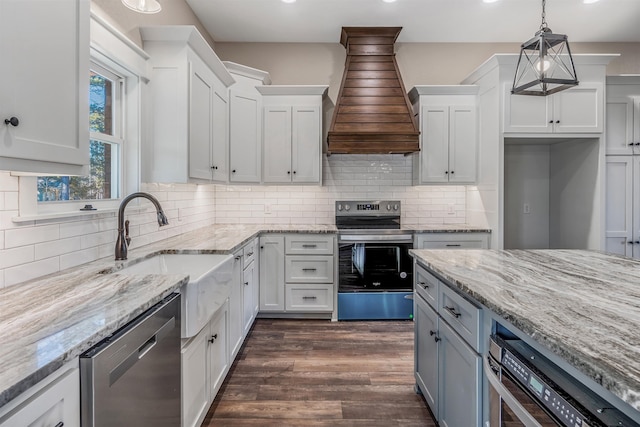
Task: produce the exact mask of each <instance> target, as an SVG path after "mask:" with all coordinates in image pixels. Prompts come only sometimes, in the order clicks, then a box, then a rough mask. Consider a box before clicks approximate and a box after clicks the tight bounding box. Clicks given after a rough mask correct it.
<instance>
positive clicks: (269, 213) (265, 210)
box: [264, 203, 271, 215]
mask: <svg viewBox="0 0 640 427" xmlns="http://www.w3.org/2000/svg"><path fill="white" fill-rule="evenodd" d="M264 213H265V214H267V215H271V205H270V204H269V203H266V204H265V205H264Z"/></svg>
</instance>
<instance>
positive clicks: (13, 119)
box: [4, 117, 20, 127]
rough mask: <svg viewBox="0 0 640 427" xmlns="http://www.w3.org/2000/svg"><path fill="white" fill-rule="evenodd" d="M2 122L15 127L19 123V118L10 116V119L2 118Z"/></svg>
mask: <svg viewBox="0 0 640 427" xmlns="http://www.w3.org/2000/svg"><path fill="white" fill-rule="evenodd" d="M4 124H5V125H11V126H13V127H17V126H18V125H19V124H20V120H18V118H17V117H11V118H10V119H4Z"/></svg>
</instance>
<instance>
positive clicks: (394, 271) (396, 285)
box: [336, 200, 413, 320]
mask: <svg viewBox="0 0 640 427" xmlns="http://www.w3.org/2000/svg"><path fill="white" fill-rule="evenodd" d="M400 216H401V205H400V201H395V200H394V201H381V200H376V201H338V202H336V226H337V227H338V229H339V233H338V248H339V267H338V320H391V319H403V320H404V319H406V320H410V319H412V318H413V263H412V259H411V257H410V256H409V249H411V248H412V247H413V235H412V234H411V233H410V232H405V231H402V230H401V228H400Z"/></svg>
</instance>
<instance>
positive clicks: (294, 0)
mask: <svg viewBox="0 0 640 427" xmlns="http://www.w3.org/2000/svg"><path fill="white" fill-rule="evenodd" d="M295 2H296V0H282V3H295Z"/></svg>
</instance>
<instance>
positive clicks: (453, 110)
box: [449, 105, 478, 183]
mask: <svg viewBox="0 0 640 427" xmlns="http://www.w3.org/2000/svg"><path fill="white" fill-rule="evenodd" d="M476 116H477V114H476V107H475V106H473V105H470V106H453V107H450V108H449V182H459V183H470V182H475V180H476V162H477V157H478V156H477V150H478V143H477V134H478V132H477V128H476Z"/></svg>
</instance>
